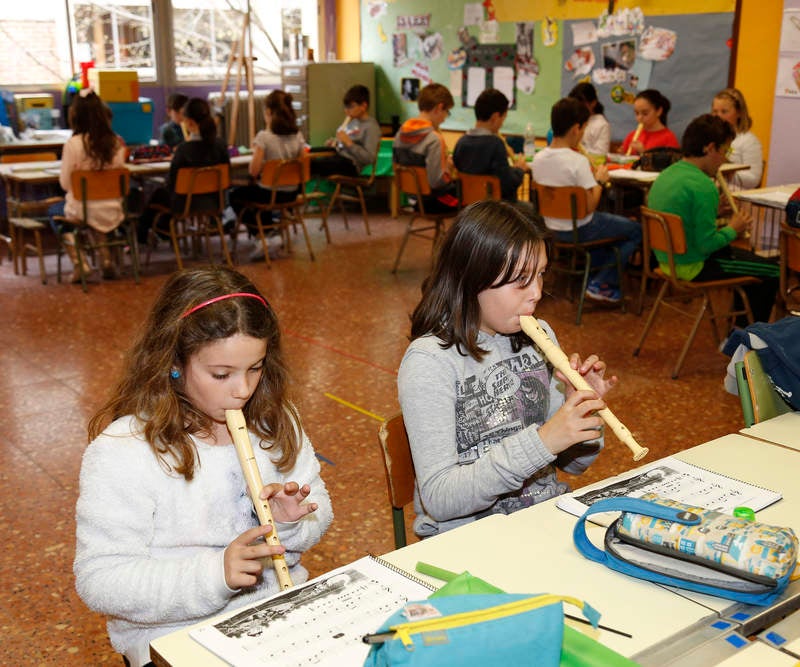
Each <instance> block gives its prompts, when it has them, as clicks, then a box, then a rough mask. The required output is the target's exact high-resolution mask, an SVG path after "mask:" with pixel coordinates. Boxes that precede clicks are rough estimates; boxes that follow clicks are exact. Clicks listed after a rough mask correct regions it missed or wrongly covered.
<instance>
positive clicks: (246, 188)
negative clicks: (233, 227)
mask: <svg viewBox="0 0 800 667" xmlns="http://www.w3.org/2000/svg"><path fill="white" fill-rule="evenodd" d="M264 120H265V121H266V125H267V126H266V128H265V129H263V130H261V131H260V132H258V133H257V134H256V136H255V138H254V139H253V144H252V149H253V156H252V157H251V158H250V167H249V171H250V177H251V179H252V180H254V181H256V182H255V183H253V184H252V185H243V186H241V187H238V188H234V189H233V190H231V195H230V204H231V207H232V208H233V210H234V211H235V212H236V215H237V217H238V216H240V215H241V213H242V209H243V208H244V205H245V203H247V202H257V203H269V202H270V201H272V189H271V188H268V187H264V186H262V185H261V184H260V183H258V178H259V176H260V175H261V171H262V169H263V168H264V163H265V162H267V161H268V160H293V159H295V158H299V157H302V156H303V155H304V153H305V149H306V142H305V140H304V139H303V134H302V133H301V132H300V131H299V130H298V127H297V117H296V116H295V113H294V108H293V107H292V96H291V95H290V94H289V93H285V92H284V91H282V90H273V91H272V92H271V93H270V94H269V95H267V99H266V100H265V102H264ZM276 189H277V193H276V197H275V199H276V201H278V202H287V201H292V200H294V199H295V198H296V197H297V191H298V189H297V188H295V187H292V186H281V187H278V188H276ZM242 221H243V222H244V223H245V225H246V226H247V227H248V228H250V229H252V228H253V227H254V226H255V224H256V221H255V214H254V213H253V211H246V212H245V214H244V215H243V216H242ZM271 238H275V240H276V241H278V242H279V241H280V234H277V235H275V236H274V237H271ZM263 258H264V254H263V249H262V246H261V244H257V245H256V248H255V250H254V252H253V253H252V254H251V256H250V259H251V260H253V261H255V260H257V259H263Z"/></svg>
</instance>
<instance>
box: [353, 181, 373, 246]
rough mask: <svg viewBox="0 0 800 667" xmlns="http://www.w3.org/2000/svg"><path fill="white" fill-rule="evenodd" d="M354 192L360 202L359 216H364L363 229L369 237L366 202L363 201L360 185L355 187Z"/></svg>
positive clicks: (362, 191) (362, 190)
mask: <svg viewBox="0 0 800 667" xmlns="http://www.w3.org/2000/svg"><path fill="white" fill-rule="evenodd" d="M356 192H358V200H359V201H360V202H361V215H363V216H364V227H366V229H367V236H370V231H369V215H368V214H367V202H366V200H365V199H364V188H362V187H361V186H360V185H357V186H356Z"/></svg>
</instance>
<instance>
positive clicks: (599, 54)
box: [361, 0, 735, 140]
mask: <svg viewBox="0 0 800 667" xmlns="http://www.w3.org/2000/svg"><path fill="white" fill-rule="evenodd" d="M608 4H609V3H608V2H607V1H605V2H598V1H595V0H587V1H585V2H580V3H562V2H559V0H544V1H542V2H538V3H537V4H536V5H535V7H532V6H531V3H517V2H506V0H484V1H483V2H477V3H473V2H465V1H464V0H439V2H436V3H431V2H430V0H393V1H388V0H362V2H361V59H362V60H364V61H370V62H374V63H375V65H376V86H377V90H378V93H377V99H376V100H375V104H374V110H375V114H376V117H377V118H378V120H379V121H380V122H382V123H391V122H392V118H393V116H396V117H398V118H399V120H401V121H402V120H405V119H406V118H409V117H412V116H415V115H416V114H417V112H418V111H417V105H416V94H417V92H418V90H419V88H421V87H422V86H424V85H426V84H427V83H430V82H437V83H442V84H444V85H446V86H448V88H450V90H451V92H452V93H453V97H454V99H455V101H456V105H455V108H454V109H453V111H452V115H451V117H450V118H449V119H448V120H447V122H446V123H445V124H444V127H445V128H447V129H457V130H466V129H468V128H470V127H472V126H473V125H474V123H475V115H474V111H473V109H472V104H471V102H473V101H474V97H475V96H476V95H477V93H479V92H480V90H482V89H483V88H484V87H495V88H499V89H500V90H503V92H505V93H506V96H507V97H508V98H509V100H511V102H512V107H511V109H510V111H509V114H508V118H507V119H506V122H505V125H504V131H505V132H508V133H522V132H523V131H524V129H525V126H526V125H527V124H528V123H532V124H533V126H534V129H535V131H536V133H537V135H540V136H543V135H544V134H545V133H546V132H547V130H548V129H549V127H550V108H551V106H552V105H553V103H554V102H555V101H556V100H558V99H559V98H561V97H563V96H564V95H566V94H567V93H568V92H569V91H570V89H571V88H572V87H573V86H574V85H575V84H576V83H578V82H579V81H581V80H589V81H592V83H594V85H595V87H596V88H597V90H598V95H599V97H600V100H601V102H602V103H603V105H604V107H605V115H606V117H607V118H608V120H609V122H610V123H611V127H612V139H613V140H621V139H622V138H624V136H625V135H626V134H627V133H628V132H629V131H630V130H632V129H633V128H634V127H635V125H636V121H635V118H634V115H633V108H632V102H633V97H634V96H635V94H636V92H637V90H643V89H644V88H648V87H649V88H658V89H659V90H660V91H661V92H662V93H663V94H664V95H666V96H667V97H668V98H669V99H670V101H671V102H672V110H671V111H670V114H669V119H668V120H669V127H670V128H671V129H672V130H673V131H674V132H675V133H676V135H677V136H678V137H680V136H681V133H682V132H683V129H684V128H685V126H686V125H687V124H688V122H689V121H690V120H691V119H692V118H694V117H695V116H697V115H699V114H701V113H706V112H708V111H709V110H710V107H711V100H712V98H713V95H714V93H716V92H717V91H718V90H720V89H722V88H724V87H726V85H727V82H728V67H729V63H730V48H731V46H730V38H731V36H732V33H733V22H734V9H735V0H709V1H708V2H705V3H693V2H688V1H686V0H672V1H670V0H660V1H658V2H657V1H656V0H641V2H640V3H638V4H637V3H632V2H617V3H616V9H615V11H614V13H612V14H611V15H608V13H607V9H608ZM697 5H702V6H703V9H704V11H703V12H700V13H698V12H699V10H698V9H697V8H696V7H697ZM668 11H669V12H682V13H680V14H678V13H667V12H668ZM631 47H632V48H631ZM576 50H577V51H579V53H577V54H576ZM613 100H619V101H616V102H615V101H613Z"/></svg>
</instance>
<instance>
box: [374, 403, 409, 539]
mask: <svg viewBox="0 0 800 667" xmlns="http://www.w3.org/2000/svg"><path fill="white" fill-rule="evenodd" d="M378 442H379V443H380V445H381V452H383V463H384V466H385V470H386V485H387V487H388V489H389V502H390V503H391V505H392V525H393V527H394V547H395V549H400V548H401V547H404V546H406V542H407V540H406V522H405V512H404V511H403V508H404V507H405V506H406V505H408V504H409V503H410V502H412V501H413V500H414V478H415V477H414V461H413V460H412V458H411V446H410V445H409V444H408V434H407V433H406V425H405V424H404V423H403V413H402V412H400V413H398V414H396V415H394V416H392V417H389V418H388V419H386V420H385V421H384V422H383V423H382V424H381V426H380V428H379V429H378Z"/></svg>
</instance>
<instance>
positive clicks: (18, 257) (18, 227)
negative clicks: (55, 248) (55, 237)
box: [8, 218, 47, 285]
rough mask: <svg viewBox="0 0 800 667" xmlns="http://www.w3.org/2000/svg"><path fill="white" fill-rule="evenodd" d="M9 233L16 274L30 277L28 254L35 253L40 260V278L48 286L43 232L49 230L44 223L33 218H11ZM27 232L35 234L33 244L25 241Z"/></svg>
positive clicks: (9, 220)
mask: <svg viewBox="0 0 800 667" xmlns="http://www.w3.org/2000/svg"><path fill="white" fill-rule="evenodd" d="M8 227H9V233H10V234H11V238H12V242H11V251H12V255H13V260H14V273H16V274H19V272H20V267H21V269H22V275H23V276H26V275H28V253H29V252H30V253H35V254H36V256H37V257H38V258H39V276H40V277H41V279H42V284H43V285H46V284H47V273H45V270H44V250H43V249H42V230H43V229H46V228H47V225H45V224H44V223H43V222H39V221H38V220H34V219H33V218H9V219H8ZM25 232H31V233H32V234H33V243H29V242H28V241H26V240H25Z"/></svg>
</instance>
